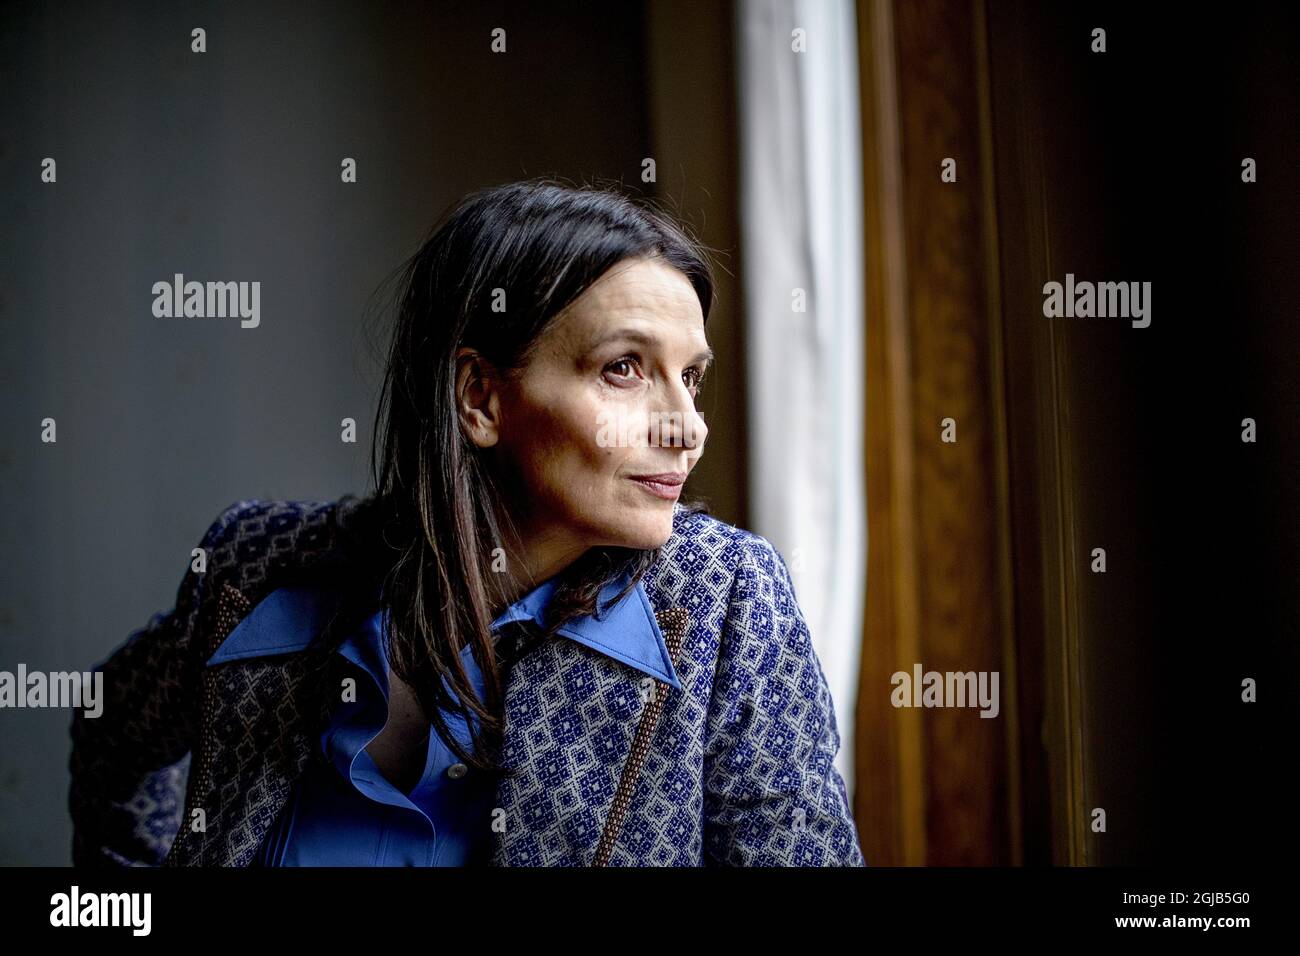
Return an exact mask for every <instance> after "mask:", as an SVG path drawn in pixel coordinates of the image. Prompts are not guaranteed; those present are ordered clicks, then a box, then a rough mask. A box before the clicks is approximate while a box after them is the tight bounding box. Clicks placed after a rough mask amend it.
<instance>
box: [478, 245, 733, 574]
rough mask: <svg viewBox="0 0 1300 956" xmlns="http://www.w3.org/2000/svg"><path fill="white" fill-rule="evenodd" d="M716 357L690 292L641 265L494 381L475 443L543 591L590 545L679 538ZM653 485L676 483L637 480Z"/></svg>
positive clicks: (598, 286)
mask: <svg viewBox="0 0 1300 956" xmlns="http://www.w3.org/2000/svg"><path fill="white" fill-rule="evenodd" d="M711 358H712V351H711V349H710V348H709V344H708V340H707V339H706V338H705V335H704V315H703V313H702V311H701V309H700V303H699V299H698V298H696V295H695V290H694V288H692V286H691V283H690V281H689V280H688V279H687V278H686V277H685V276H684V275H682V274H681V273H680V272H678V271H677V270H676V269H674V268H672V267H671V266H669V265H667V264H665V263H663V262H662V261H659V260H654V259H644V258H642V259H631V260H625V261H623V262H620V263H618V264H617V265H615V266H614V267H613V268H611V269H610V270H609V271H608V272H606V273H605V274H604V275H603V276H601V277H600V279H598V280H597V281H596V282H595V283H593V284H592V285H591V286H590V287H588V288H587V289H586V290H585V291H584V292H583V294H582V295H581V296H580V297H579V298H577V299H575V300H574V301H573V302H572V303H571V304H570V305H569V307H568V308H567V309H565V310H564V312H562V313H561V314H560V315H558V316H557V317H556V318H555V320H554V321H553V322H552V323H551V324H550V326H549V327H548V328H547V329H546V331H545V332H543V334H542V335H541V337H540V338H539V339H538V341H537V343H536V349H535V351H534V353H533V356H532V358H531V359H530V360H529V362H528V364H527V365H526V366H525V367H524V369H523V370H522V371H521V373H520V374H519V376H518V377H517V378H516V379H515V380H514V381H512V382H504V381H501V380H497V381H496V382H495V385H494V387H493V388H492V392H493V393H494V394H495V401H491V400H487V401H481V402H480V404H481V406H483V407H486V408H488V409H490V410H491V412H490V414H488V415H486V416H485V417H484V419H482V420H480V422H479V424H480V425H481V426H482V440H480V439H479V438H476V439H475V440H476V441H479V444H481V445H485V447H488V448H489V454H490V456H491V458H492V462H493V466H494V467H495V468H496V473H497V475H498V476H499V477H500V478H501V479H502V481H503V483H504V484H505V485H506V487H507V490H508V494H509V496H510V498H511V500H512V501H513V502H514V507H515V510H514V511H512V513H511V514H510V518H511V520H512V521H513V523H514V524H515V526H516V527H517V528H518V529H519V531H520V534H521V537H522V538H523V540H524V542H525V546H526V548H527V549H528V552H529V554H528V558H529V564H530V565H531V567H530V570H531V571H532V573H533V574H534V575H536V576H537V578H538V579H541V578H544V577H546V576H549V574H550V573H553V572H555V571H558V570H560V569H562V568H563V567H564V566H566V564H567V563H568V562H569V561H571V560H574V559H576V558H577V557H578V556H580V555H581V554H582V553H583V552H584V551H586V550H587V549H588V548H591V547H596V546H602V545H615V546H620V547H626V548H637V549H649V548H656V547H659V546H660V545H662V544H663V543H664V542H665V541H667V540H668V537H669V535H670V534H671V533H672V514H673V503H674V502H675V501H676V500H677V497H678V496H679V494H680V492H681V482H682V481H684V480H685V478H686V476H687V475H688V474H689V473H690V471H691V469H692V468H694V466H695V463H696V462H697V461H699V458H700V455H701V453H702V452H703V446H704V439H705V436H706V434H707V432H708V430H707V428H706V427H705V425H704V419H703V418H702V417H701V416H700V414H699V412H698V411H696V408H695V396H696V393H697V391H698V385H699V382H700V380H701V378H702V377H703V374H704V371H705V369H706V368H707V367H708V364H709V362H710V360H711ZM481 398H482V396H481ZM475 434H478V433H477V432H476V433H475ZM650 475H657V476H665V475H667V476H671V477H668V478H666V479H665V482H666V483H665V484H660V485H655V484H652V483H647V482H645V481H644V480H638V478H643V477H644V476H650Z"/></svg>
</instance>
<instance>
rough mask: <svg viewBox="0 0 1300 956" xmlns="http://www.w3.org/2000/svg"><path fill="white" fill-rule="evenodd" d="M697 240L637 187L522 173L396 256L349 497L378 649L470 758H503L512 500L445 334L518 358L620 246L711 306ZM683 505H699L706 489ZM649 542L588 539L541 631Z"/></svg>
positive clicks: (569, 615)
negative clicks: (389, 314) (505, 580)
mask: <svg viewBox="0 0 1300 956" xmlns="http://www.w3.org/2000/svg"><path fill="white" fill-rule="evenodd" d="M704 249H705V247H703V246H702V245H700V244H699V243H698V242H697V240H695V239H694V238H693V237H692V236H690V235H689V234H688V233H687V232H686V230H685V229H684V228H683V227H682V226H679V225H678V224H677V223H675V222H674V221H673V220H672V219H671V218H670V217H669V216H668V215H666V214H664V213H662V212H660V211H659V210H658V209H657V208H655V206H654V205H653V204H652V203H651V202H649V201H647V200H639V199H637V200H634V199H631V198H628V197H626V196H623V195H620V194H618V193H615V192H611V191H608V190H604V189H597V188H594V187H577V186H569V185H564V184H561V183H559V182H556V181H554V180H549V179H533V180H527V181H523V182H515V183H509V184H506V185H502V186H496V187H491V188H487V189H481V190H478V191H476V192H473V193H471V194H469V195H468V196H466V197H465V198H464V199H462V200H461V201H460V202H459V203H458V204H457V205H456V206H455V207H454V208H453V209H452V210H451V211H450V212H449V213H448V214H447V215H445V216H444V217H443V218H442V220H440V222H438V223H435V225H434V226H433V228H432V229H431V230H430V234H429V235H428V236H427V237H426V238H425V240H424V241H423V243H422V244H421V246H420V248H419V249H418V251H417V252H416V253H415V254H414V255H413V256H411V258H410V259H408V260H407V261H406V263H405V264H404V266H403V267H401V269H400V285H399V289H400V292H399V305H398V309H397V315H396V322H395V325H394V328H393V335H392V342H391V346H390V349H389V355H388V361H387V368H386V372H385V376H384V383H383V389H382V395H381V398H380V402H379V407H378V410H377V412H376V415H375V429H374V433H373V436H372V445H371V470H372V473H373V478H374V482H375V485H374V491H373V493H372V494H371V495H370V496H369V498H367V499H365V500H364V501H362V502H361V503H360V505H359V507H358V512H357V513H358V514H359V515H364V516H365V517H364V518H363V519H358V524H359V525H361V526H363V527H365V528H366V529H367V531H366V534H367V535H368V540H369V542H370V543H369V545H368V546H367V549H366V551H365V554H366V561H367V562H369V563H370V566H369V571H370V572H373V573H374V574H375V576H376V578H377V579H378V580H380V582H381V585H382V592H383V597H384V601H385V602H386V605H387V607H388V609H389V615H390V616H389V620H390V625H391V632H390V633H387V634H386V641H387V643H386V649H387V653H388V660H389V665H390V666H391V668H392V670H393V671H394V673H396V674H397V675H398V676H399V677H401V679H402V680H404V681H406V682H407V683H408V684H409V685H410V686H411V687H412V688H413V689H414V691H415V693H416V695H417V697H418V699H419V702H420V706H421V708H422V709H423V711H424V713H425V715H426V716H427V717H428V719H429V722H430V723H431V724H432V725H433V726H434V727H435V728H436V729H437V731H438V733H439V734H440V736H442V738H443V739H444V740H445V741H447V743H448V746H449V747H450V748H451V749H452V750H453V751H454V752H455V753H456V755H457V757H458V758H459V759H460V760H462V761H464V762H466V763H468V764H471V765H473V766H475V767H477V768H481V769H503V768H500V767H499V765H498V758H499V756H500V754H499V747H500V744H501V740H502V737H503V734H504V721H505V717H504V694H505V677H506V674H505V673H504V669H503V667H502V658H501V657H500V656H499V655H498V652H497V648H496V647H495V646H494V639H493V634H492V631H491V621H492V608H493V603H494V601H495V600H496V599H497V598H498V595H497V593H496V589H495V588H494V587H493V586H492V584H491V583H490V582H491V581H492V577H491V575H492V574H493V570H492V557H493V553H494V549H497V548H502V547H506V539H505V538H504V537H503V536H502V533H501V532H502V529H501V528H500V527H499V526H498V520H497V519H498V516H499V515H500V516H507V518H506V520H507V522H508V521H509V518H508V515H509V514H510V513H511V503H510V502H509V501H507V500H504V499H503V495H504V492H503V490H502V483H501V482H499V481H498V479H497V476H494V475H493V474H492V472H491V471H490V469H489V467H488V466H487V463H486V461H485V460H484V458H483V457H482V455H481V452H480V449H479V448H478V447H477V446H476V445H475V444H474V443H473V442H471V441H470V440H469V438H468V437H467V436H466V435H465V434H464V432H463V431H462V428H461V422H460V416H459V412H458V409H457V403H456V394H455V376H456V360H455V356H456V352H457V349H459V348H460V347H462V346H469V347H472V348H474V349H477V350H478V351H479V352H480V353H482V354H483V355H484V356H485V357H486V358H487V359H488V360H490V361H491V362H492V363H493V364H494V365H495V366H496V367H497V368H498V369H500V370H503V371H505V372H507V373H515V372H518V371H519V370H520V369H522V368H523V367H524V366H525V365H526V364H527V362H528V359H529V356H530V354H531V352H532V349H533V347H534V345H535V344H536V342H537V341H538V339H539V338H540V337H541V335H542V334H543V333H544V332H545V331H546V329H547V327H548V326H549V324H550V323H551V322H552V320H553V319H554V318H555V317H556V316H557V315H558V314H559V313H560V312H561V311H563V310H564V309H565V307H566V306H568V305H569V304H570V303H571V302H573V300H575V299H576V298H577V297H578V296H579V295H581V294H582V292H583V291H584V290H585V289H586V288H587V287H588V286H590V285H591V284H592V283H593V282H594V281H595V280H596V279H598V278H599V277H600V276H601V275H603V274H604V273H605V272H606V271H607V270H608V269H610V268H611V267H612V266H614V265H615V264H617V263H619V262H620V261H622V260H625V259H630V258H639V257H653V258H658V259H659V260H661V261H663V262H665V263H666V264H668V265H670V266H672V267H674V268H676V269H677V270H678V271H680V272H681V273H682V274H683V275H684V276H685V277H686V278H687V279H688V280H689V281H690V283H691V285H692V287H693V288H694V290H695V293H696V295H697V296H698V297H699V301H700V307H701V309H702V310H703V313H704V318H705V321H707V320H708V316H709V310H710V306H711V304H712V300H713V273H712V270H711V267H710V265H709V262H708V259H707V258H706V255H705V252H704ZM497 290H504V295H505V301H506V302H507V303H508V309H507V310H506V311H494V310H493V302H494V298H496V299H497V300H499V298H500V296H501V294H502V293H501V292H499V291H497ZM381 435H382V440H383V449H382V452H380V450H379V447H378V442H379V439H380V436H381ZM684 506H685V507H686V508H687V510H689V511H701V510H703V511H707V510H708V506H707V505H706V504H704V503H703V502H694V503H684ZM511 530H512V531H513V528H512V529H511ZM510 540H514V538H513V536H512V537H511V539H510ZM507 550H508V549H507ZM659 550H660V549H657V548H656V549H654V550H649V551H645V550H635V549H628V548H615V547H600V548H592V549H590V550H588V551H587V552H586V553H585V554H584V555H583V556H582V557H581V558H579V559H578V560H577V561H575V562H574V563H573V564H572V565H570V566H569V567H568V568H566V569H565V570H564V571H562V572H560V574H559V575H558V576H557V588H556V590H555V592H554V594H553V596H552V599H551V603H550V604H549V605H548V607H547V612H546V621H547V626H546V629H545V631H544V632H543V633H542V634H541V635H540V637H541V639H549V638H551V637H552V636H553V635H554V634H555V632H556V630H557V629H558V628H559V627H560V626H562V625H563V624H564V623H565V622H567V621H570V620H572V619H574V618H577V617H580V616H583V615H587V614H591V613H593V612H595V610H596V601H597V598H598V596H599V595H600V593H601V592H602V590H604V589H605V587H606V586H607V585H609V584H610V583H611V582H613V581H615V580H617V579H618V578H619V577H620V576H622V575H623V574H624V573H626V574H628V575H629V576H630V578H631V580H630V583H629V584H628V586H627V587H626V588H624V589H623V590H621V591H620V592H619V594H618V596H617V598H616V599H615V600H621V599H622V598H623V597H624V596H625V595H626V594H627V593H628V592H629V591H630V590H631V589H632V588H633V587H635V586H636V583H637V582H638V581H640V580H641V578H642V576H643V575H644V574H645V572H646V570H647V569H649V568H650V566H651V565H652V564H653V563H654V561H655V560H656V559H657V558H658V556H659ZM533 636H534V637H537V636H538V635H536V634H534V635H533ZM504 643H506V642H503V644H504ZM530 646H532V645H530ZM466 647H470V648H472V649H473V650H472V651H471V653H472V654H473V655H474V658H475V660H476V661H477V663H478V665H479V669H480V671H481V673H482V675H483V690H484V699H483V700H479V699H478V697H477V695H476V693H475V690H474V687H473V685H472V684H471V682H470V680H469V677H468V675H467V673H466V671H465V668H464V666H463V664H462V661H461V657H460V651H461V650H462V649H463V648H466ZM453 693H454V697H453V696H452V694H453ZM444 711H445V712H446V713H447V714H456V715H458V716H459V717H460V718H461V719H462V720H464V721H465V724H466V726H467V727H468V728H469V733H470V734H471V744H472V747H471V748H470V749H466V748H464V747H463V746H462V745H461V744H460V742H459V741H458V740H457V739H456V737H455V735H453V734H451V733H449V732H448V728H447V723H446V720H445V717H444ZM471 714H472V715H473V718H474V719H470V718H471Z"/></svg>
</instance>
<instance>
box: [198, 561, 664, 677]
mask: <svg viewBox="0 0 1300 956" xmlns="http://www.w3.org/2000/svg"><path fill="white" fill-rule="evenodd" d="M629 581H630V575H628V574H627V573H626V572H624V573H623V574H622V575H621V576H620V577H619V578H617V579H616V580H614V581H611V582H609V583H608V584H606V585H605V587H604V588H603V589H602V590H601V592H600V595H599V598H598V599H597V610H596V613H595V614H594V615H591V614H588V615H584V616H583V617H581V618H577V619H575V620H572V621H569V622H568V623H566V624H565V625H563V626H562V627H560V628H559V630H558V631H556V633H557V634H559V635H562V636H564V637H567V638H569V639H570V640H573V641H576V642H578V643H579V644H584V645H586V646H587V647H590V648H591V649H592V650H595V651H598V652H599V653H601V654H604V655H605V656H607V657H611V658H613V659H615V660H617V661H621V662H622V663H624V664H627V665H628V666H630V667H633V668H636V669H637V670H640V671H642V672H644V673H646V674H649V675H650V676H651V677H655V678H658V679H659V680H662V681H664V682H665V683H667V684H669V685H671V686H672V687H674V688H676V689H678V690H681V686H682V685H681V682H680V681H679V680H678V677H677V672H676V671H675V670H674V669H673V664H672V657H671V655H670V654H669V653H668V645H667V643H666V642H665V640H664V635H663V631H662V630H661V629H660V627H659V622H658V620H657V619H656V617H655V613H654V608H653V607H652V606H651V604H650V598H649V596H648V595H647V594H646V592H645V588H644V587H643V586H642V584H641V582H640V581H638V582H637V584H636V587H635V588H633V589H632V591H631V592H629V593H628V594H627V595H625V596H624V598H623V600H622V601H619V602H618V603H617V604H614V603H613V599H614V598H615V597H617V596H618V594H619V592H621V591H622V590H623V589H624V588H625V587H627V584H628V582H629ZM558 585H559V579H558V576H556V577H552V578H549V579H548V580H546V581H544V582H542V583H541V584H539V585H538V586H537V587H535V588H533V590H531V591H529V592H528V593H527V594H525V595H524V596H523V597H521V598H519V600H517V601H515V602H514V603H513V604H511V605H510V606H509V607H508V608H506V609H505V610H504V611H503V612H502V613H501V614H500V615H499V616H498V617H497V618H496V620H495V621H493V622H492V630H493V631H496V630H497V629H498V628H501V627H504V626H505V625H507V624H510V623H513V622H515V621H531V622H533V623H535V624H537V625H538V626H539V627H545V626H546V610H547V607H548V606H549V604H550V602H551V598H552V596H553V595H554V593H555V590H556V588H557V587H558ZM343 597H344V596H343V594H342V593H341V592H339V591H336V590H332V589H329V588H326V587H323V586H320V585H288V586H285V587H280V588H277V589H275V590H274V591H272V592H271V593H269V594H268V595H267V596H266V597H265V598H264V599H263V600H262V601H261V602H259V603H258V605H257V606H256V607H254V608H253V609H252V611H250V612H249V613H248V614H246V615H245V616H244V617H243V618H242V619H241V620H240V622H239V623H238V625H236V626H235V628H234V629H233V630H232V631H231V632H230V634H229V635H228V636H227V637H226V639H225V640H224V641H223V642H222V643H221V646H220V647H218V648H217V651H216V653H215V654H213V655H212V656H211V657H210V658H208V661H207V664H206V666H207V667H212V666H213V665H216V664H226V663H229V662H231V661H238V660H246V659H248V658H252V657H267V656H272V655H276V654H293V653H298V652H300V651H303V650H306V649H307V647H308V646H309V645H310V644H311V643H312V641H313V640H315V639H316V637H317V636H319V635H320V634H321V633H322V631H323V630H324V629H325V627H326V625H327V623H328V622H329V621H330V619H331V617H332V616H333V615H334V613H335V612H336V611H337V610H338V608H339V606H340V604H341V602H342V600H343Z"/></svg>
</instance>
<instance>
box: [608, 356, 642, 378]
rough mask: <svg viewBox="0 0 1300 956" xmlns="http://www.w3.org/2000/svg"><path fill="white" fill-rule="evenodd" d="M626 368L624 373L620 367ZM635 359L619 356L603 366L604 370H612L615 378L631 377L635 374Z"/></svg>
mask: <svg viewBox="0 0 1300 956" xmlns="http://www.w3.org/2000/svg"><path fill="white" fill-rule="evenodd" d="M625 368H626V369H627V372H626V373H624V372H623V371H622V369H625ZM635 369H636V360H635V359H632V358H621V359H619V360H618V361H616V362H610V363H609V364H608V365H606V366H605V371H606V372H612V373H613V375H614V377H615V378H631V377H632V376H633V375H634V374H635V371H634V370H635Z"/></svg>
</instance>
